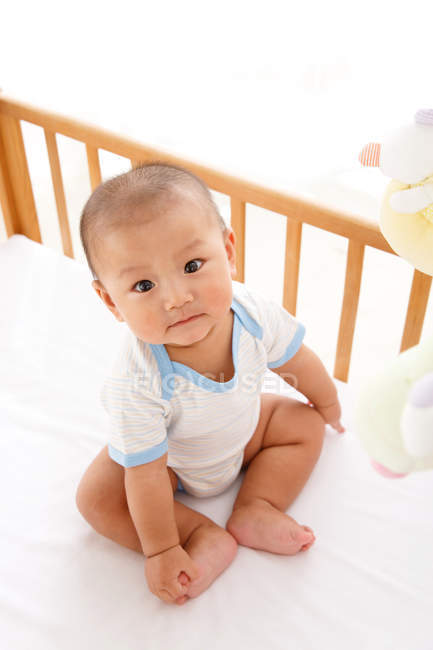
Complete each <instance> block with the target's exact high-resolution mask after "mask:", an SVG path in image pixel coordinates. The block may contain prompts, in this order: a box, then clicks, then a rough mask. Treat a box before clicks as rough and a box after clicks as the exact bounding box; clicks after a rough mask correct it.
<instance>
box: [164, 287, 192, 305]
mask: <svg viewBox="0 0 433 650" xmlns="http://www.w3.org/2000/svg"><path fill="white" fill-rule="evenodd" d="M192 299H193V296H192V294H191V292H190V291H189V289H188V288H187V287H186V286H185V284H184V283H183V282H177V283H175V284H170V285H169V286H167V287H166V289H165V292H164V307H165V309H166V310H167V311H170V310H171V309H181V308H182V307H183V306H184V305H185V303H187V302H191V300H192Z"/></svg>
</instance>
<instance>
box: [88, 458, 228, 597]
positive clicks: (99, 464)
mask: <svg viewBox="0 0 433 650" xmlns="http://www.w3.org/2000/svg"><path fill="white" fill-rule="evenodd" d="M167 469H168V472H169V476H170V481H171V484H172V488H173V492H175V491H176V488H177V476H176V474H175V473H174V471H173V470H172V469H171V467H168V468H167ZM124 478H125V470H124V468H123V467H122V466H121V465H119V464H118V463H116V462H115V461H113V460H112V459H111V458H110V456H109V454H108V449H107V447H104V448H103V449H102V450H101V451H100V452H99V454H98V455H97V456H96V458H95V459H94V460H93V461H92V463H91V464H90V465H89V467H88V468H87V470H86V472H85V474H84V476H83V477H82V479H81V482H80V484H79V486H78V490H77V495H76V503H77V507H78V510H79V511H80V513H81V514H82V515H83V517H84V519H86V521H87V522H88V523H89V524H90V525H91V526H92V527H93V528H94V529H95V530H96V531H97V532H98V533H100V534H101V535H104V536H105V537H108V538H109V539H111V540H113V541H114V542H117V543H118V544H121V545H122V546H126V547H127V548H130V549H132V550H134V551H137V552H139V553H142V552H143V551H142V548H141V544H140V540H139V537H138V535H137V531H136V529H135V526H134V522H133V521H132V519H131V515H130V513H129V509H128V504H127V500H126V492H125V484H124ZM174 515H175V519H176V524H177V528H178V532H179V538H180V544H181V546H182V547H183V548H184V549H185V551H187V553H188V555H189V556H190V557H191V559H192V560H194V562H195V563H196V564H197V566H198V567H199V569H201V575H200V577H199V578H197V579H196V580H194V581H193V582H192V583H191V584H190V587H189V589H188V590H187V592H186V593H187V596H188V597H191V598H194V597H196V596H198V595H199V594H200V593H202V592H203V591H204V590H205V589H207V588H208V587H209V586H210V584H211V583H212V582H213V581H214V580H215V578H216V577H217V576H218V575H220V573H222V572H223V571H224V569H226V568H227V566H229V564H231V562H232V561H233V559H234V557H235V555H236V551H237V542H236V541H235V539H234V538H233V537H232V535H231V534H230V533H228V532H227V531H226V530H225V529H224V528H221V526H218V525H217V524H216V523H215V522H213V521H212V520H211V519H209V518H208V517H206V516H205V515H203V514H201V513H199V512H197V511H196V510H193V509H192V508H188V506H186V505H184V504H183V503H180V502H179V501H176V500H174ZM180 581H181V582H183V583H184V584H186V583H187V582H188V579H187V578H186V576H184V574H181V577H180ZM186 600H187V598H186V596H182V597H181V598H179V599H178V600H177V601H176V602H177V604H180V605H182V604H183V603H184V602H185V601H186Z"/></svg>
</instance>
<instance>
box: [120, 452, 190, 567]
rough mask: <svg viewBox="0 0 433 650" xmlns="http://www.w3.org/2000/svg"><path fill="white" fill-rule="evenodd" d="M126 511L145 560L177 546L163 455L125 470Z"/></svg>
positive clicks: (177, 540)
mask: <svg viewBox="0 0 433 650" xmlns="http://www.w3.org/2000/svg"><path fill="white" fill-rule="evenodd" d="M125 490H126V496H127V500H128V507H129V512H130V513H131V517H132V520H133V522H134V525H135V527H136V529H137V534H138V537H139V538H140V542H141V546H142V549H143V553H144V555H145V556H146V557H150V556H152V555H156V554H157V553H161V552H162V551H165V550H166V549H169V548H170V547H172V546H176V545H177V544H179V533H178V530H177V526H176V521H175V518H174V499H173V490H172V487H171V483H170V477H169V474H168V472H167V453H165V454H164V455H163V456H161V457H160V458H157V459H156V460H154V461H151V462H150V463H145V464H144V465H137V466H136V467H127V468H125Z"/></svg>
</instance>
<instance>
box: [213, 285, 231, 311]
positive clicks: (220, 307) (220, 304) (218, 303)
mask: <svg viewBox="0 0 433 650" xmlns="http://www.w3.org/2000/svg"><path fill="white" fill-rule="evenodd" d="M208 296H209V301H210V303H211V306H212V310H213V311H214V312H215V314H216V315H223V314H224V313H225V312H226V311H227V309H230V306H231V303H232V297H233V296H232V292H231V285H229V286H226V285H225V284H222V283H214V284H212V286H210V287H208Z"/></svg>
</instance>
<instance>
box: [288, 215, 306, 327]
mask: <svg viewBox="0 0 433 650" xmlns="http://www.w3.org/2000/svg"><path fill="white" fill-rule="evenodd" d="M301 240H302V223H299V222H297V221H294V220H293V219H290V217H287V221H286V249H285V257H284V259H285V262H284V288H283V306H284V308H285V309H287V311H288V312H290V313H291V314H293V316H296V301H297V297H298V279H299V263H300V258H301Z"/></svg>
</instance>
